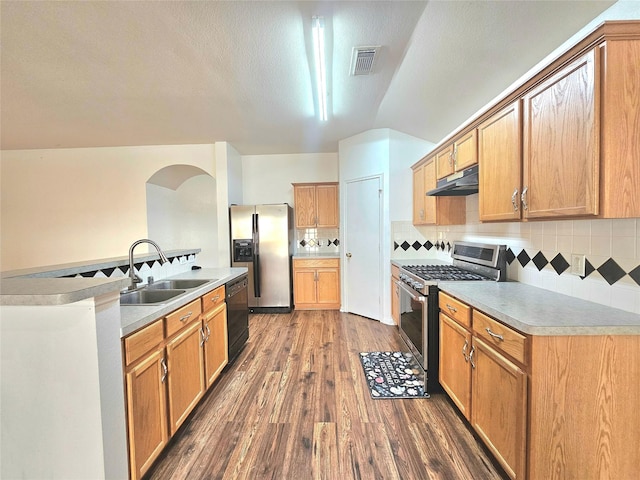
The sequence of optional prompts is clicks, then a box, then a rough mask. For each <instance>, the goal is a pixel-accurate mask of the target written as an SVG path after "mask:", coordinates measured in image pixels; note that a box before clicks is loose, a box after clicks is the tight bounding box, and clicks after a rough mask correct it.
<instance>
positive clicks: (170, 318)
mask: <svg viewBox="0 0 640 480" xmlns="http://www.w3.org/2000/svg"><path fill="white" fill-rule="evenodd" d="M201 313H202V306H201V304H200V299H198V300H194V301H193V302H191V303H188V304H186V305H185V306H184V307H182V308H179V309H178V310H176V311H175V312H172V313H170V314H169V315H167V316H166V318H165V321H166V325H167V337H170V336H171V335H173V334H174V333H176V332H177V331H179V330H181V329H182V328H183V327H185V326H187V325H189V324H190V323H191V322H193V321H194V320H196V319H198V317H199V316H200V314H201Z"/></svg>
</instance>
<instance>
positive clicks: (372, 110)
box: [0, 0, 614, 154]
mask: <svg viewBox="0 0 640 480" xmlns="http://www.w3.org/2000/svg"><path fill="white" fill-rule="evenodd" d="M613 3H614V2H613V1H592V0H588V1H580V0H573V1H549V2H543V1H497V2H493V1H480V0H478V1H430V2H420V1H410V2H401V1H353V2H344V1H334V2H312V1H296V2H288V1H256V2H246V1H230V2H219V1H208V2H160V1H151V2H144V1H138V2H120V1H105V2H96V1H92V2H80V1H70V2H54V1H46V2H42V1H35V2H31V1H6V0H3V1H2V3H1V12H0V13H1V41H2V44H1V48H2V51H1V55H2V56H1V71H0V74H1V78H0V81H1V83H0V87H1V90H0V94H1V101H2V111H1V117H0V121H1V124H0V125H1V145H2V148H3V149H27V148H65V147H96V146H118V145H158V144H190V143H213V142H216V141H227V142H229V143H230V144H231V145H233V146H234V147H235V148H236V149H237V150H238V151H239V152H240V153H241V154H269V153H304V152H336V151H337V150H338V141H339V140H340V139H343V138H347V137H349V136H352V135H354V134H357V133H360V132H363V131H366V130H369V129H372V128H392V129H395V130H398V131H401V132H405V133H408V134H411V135H414V136H416V137H420V138H423V139H425V140H429V141H432V142H434V143H435V142H438V141H440V140H441V139H442V138H443V137H444V136H445V135H447V134H448V133H450V132H451V131H452V130H454V129H455V128H456V127H457V126H458V125H460V124H461V123H462V122H464V121H465V120H466V119H467V118H468V117H469V116H471V115H472V114H473V113H475V112H476V111H477V110H478V109H480V108H481V107H483V106H484V105H485V104H486V103H487V102H489V101H490V100H491V99H493V98H494V97H495V96H496V95H498V94H499V93H500V92H502V91H503V90H504V89H505V88H507V87H508V86H509V85H511V83H513V82H514V81H515V80H516V79H517V78H519V77H520V76H521V75H523V74H524V73H525V72H526V71H528V70H529V69H530V68H531V67H533V66H534V65H535V64H536V63H538V62H539V61H540V60H541V59H543V58H544V57H545V56H546V55H548V54H549V53H550V52H551V51H552V50H554V49H555V48H556V47H557V46H559V45H560V44H561V43H562V42H563V41H565V40H567V39H568V38H569V37H571V36H572V35H573V34H574V33H575V32H577V31H578V30H579V29H580V28H582V27H583V26H584V25H586V24H587V23H588V22H589V21H590V20H592V19H593V18H595V17H596V16H598V15H599V14H600V13H601V12H602V11H604V10H605V9H606V8H608V7H609V6H610V5H612V4H613ZM312 15H323V16H324V17H325V21H326V24H327V27H328V31H329V33H328V47H329V49H330V54H329V58H330V59H331V60H330V65H329V74H330V76H329V78H330V85H329V86H330V92H331V96H330V100H329V104H330V109H329V120H328V122H326V123H320V122H319V121H318V120H317V119H316V117H315V116H314V102H313V96H312V65H311V63H310V59H311V58H312V50H311V45H310V43H309V38H310V23H311V17H312ZM362 45H381V46H382V49H381V52H380V55H379V58H378V60H377V63H376V66H375V69H374V73H373V74H372V75H370V76H366V77H365V76H358V77H353V76H349V74H348V70H349V63H350V58H351V50H352V48H353V47H355V46H362Z"/></svg>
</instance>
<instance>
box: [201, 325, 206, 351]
mask: <svg viewBox="0 0 640 480" xmlns="http://www.w3.org/2000/svg"><path fill="white" fill-rule="evenodd" d="M205 341H206V338H205V334H204V327H203V328H201V329H200V346H203V345H204V342H205Z"/></svg>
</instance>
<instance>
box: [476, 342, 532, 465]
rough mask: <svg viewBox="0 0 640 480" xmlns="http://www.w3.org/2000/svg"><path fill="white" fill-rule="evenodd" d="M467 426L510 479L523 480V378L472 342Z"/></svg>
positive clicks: (508, 363) (513, 367)
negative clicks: (476, 434) (469, 404)
mask: <svg viewBox="0 0 640 480" xmlns="http://www.w3.org/2000/svg"><path fill="white" fill-rule="evenodd" d="M472 348H473V355H472V358H471V359H470V363H472V369H471V370H472V380H471V385H472V388H471V405H472V409H471V425H472V426H473V428H474V430H475V431H476V432H477V433H478V435H479V436H480V438H481V439H482V441H483V442H484V443H485V445H486V446H487V447H488V448H489V450H490V451H491V452H492V453H493V454H494V455H495V457H496V458H497V459H498V462H500V464H501V465H502V468H504V469H505V471H506V472H507V474H508V475H509V476H510V477H511V478H525V466H526V443H527V442H526V439H527V431H526V429H527V374H526V373H525V372H524V371H522V370H521V369H520V368H519V367H518V366H517V365H516V364H515V363H513V362H511V361H510V360H508V359H507V358H506V357H504V356H503V355H501V354H500V353H498V351H497V350H494V349H493V348H491V347H490V346H488V345H487V344H485V343H484V342H482V341H481V340H480V339H478V338H477V337H474V338H473V347H472Z"/></svg>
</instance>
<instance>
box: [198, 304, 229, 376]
mask: <svg viewBox="0 0 640 480" xmlns="http://www.w3.org/2000/svg"><path fill="white" fill-rule="evenodd" d="M202 324H203V326H204V330H205V342H204V371H205V373H206V378H207V381H206V388H209V387H210V386H211V385H213V382H215V381H216V379H217V378H218V377H219V376H220V373H221V372H222V369H223V368H224V367H225V366H226V365H227V363H229V346H228V337H227V306H226V305H224V304H223V305H221V306H219V307H218V308H216V309H215V310H214V311H212V312H211V313H209V314H207V315H206V316H205V317H204V318H203V323H202Z"/></svg>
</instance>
